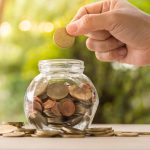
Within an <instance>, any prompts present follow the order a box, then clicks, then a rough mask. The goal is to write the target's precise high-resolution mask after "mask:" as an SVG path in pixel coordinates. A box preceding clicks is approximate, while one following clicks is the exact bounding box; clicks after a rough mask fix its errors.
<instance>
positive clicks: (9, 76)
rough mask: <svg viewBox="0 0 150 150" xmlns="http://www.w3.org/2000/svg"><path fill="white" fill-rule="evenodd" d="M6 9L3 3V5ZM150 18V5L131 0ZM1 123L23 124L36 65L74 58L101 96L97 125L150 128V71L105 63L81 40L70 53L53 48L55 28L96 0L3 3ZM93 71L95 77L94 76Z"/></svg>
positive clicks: (7, 0) (146, 1)
mask: <svg viewBox="0 0 150 150" xmlns="http://www.w3.org/2000/svg"><path fill="white" fill-rule="evenodd" d="M4 1H5V3H3V5H2V2H4ZM130 1H131V3H133V4H134V5H136V6H138V7H139V8H140V9H142V10H144V11H145V12H148V13H150V1H149V0H130ZM0 2H1V8H0V12H1V15H0V18H2V22H1V26H0V121H25V120H26V119H25V116H24V111H23V98H24V93H25V90H26V88H27V86H28V85H29V83H30V81H31V80H32V79H33V78H34V77H35V76H36V75H37V74H38V66H37V64H38V61H39V60H41V59H52V58H74V59H81V60H84V62H85V74H86V75H87V76H88V77H90V79H91V80H92V81H93V83H94V85H95V87H96V89H97V91H98V94H99V96H100V105H99V108H98V111H97V114H96V116H95V119H94V122H95V123H150V68H149V67H145V68H135V67H133V66H129V65H121V64H118V63H102V62H99V61H98V60H96V58H95V55H94V54H93V53H92V52H90V51H88V50H87V48H86V46H85V40H86V39H85V38H84V37H78V38H77V40H76V44H75V45H74V47H72V48H71V49H65V50H62V49H60V48H58V47H57V46H55V44H54V43H53V39H52V36H53V32H54V30H55V29H56V28H58V27H62V26H66V24H67V23H69V21H70V20H71V18H72V17H73V16H74V14H75V13H76V11H77V10H78V9H79V7H81V6H82V5H84V4H87V3H91V2H94V1H92V0H0ZM93 72H94V75H93Z"/></svg>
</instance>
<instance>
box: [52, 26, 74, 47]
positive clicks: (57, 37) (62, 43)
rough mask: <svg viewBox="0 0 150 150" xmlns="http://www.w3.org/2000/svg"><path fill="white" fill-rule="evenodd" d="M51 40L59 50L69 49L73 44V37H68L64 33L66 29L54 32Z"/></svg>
mask: <svg viewBox="0 0 150 150" xmlns="http://www.w3.org/2000/svg"><path fill="white" fill-rule="evenodd" d="M53 39H54V41H55V43H56V45H58V46H59V47H61V48H70V47H72V46H73V44H74V42H75V37H73V36H71V35H69V34H68V33H67V31H66V28H59V29H57V30H56V31H55V33H54V36H53Z"/></svg>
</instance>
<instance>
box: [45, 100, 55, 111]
mask: <svg viewBox="0 0 150 150" xmlns="http://www.w3.org/2000/svg"><path fill="white" fill-rule="evenodd" d="M55 104H56V101H53V100H50V99H48V100H47V101H46V102H45V103H43V106H44V108H45V109H50V108H52V107H54V105H55Z"/></svg>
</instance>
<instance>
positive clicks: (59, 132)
mask: <svg viewBox="0 0 150 150" xmlns="http://www.w3.org/2000/svg"><path fill="white" fill-rule="evenodd" d="M0 135H1V136H3V137H45V138H48V137H63V138H83V137H113V136H116V137H138V136H142V135H150V132H123V131H114V130H113V129H112V127H106V128H105V127H103V128H87V129H86V130H84V131H82V130H79V129H75V128H72V127H69V126H60V125H59V128H58V129H56V128H53V126H51V129H49V130H42V129H35V128H32V127H31V126H27V125H26V126H24V123H22V122H7V123H3V124H0Z"/></svg>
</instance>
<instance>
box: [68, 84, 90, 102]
mask: <svg viewBox="0 0 150 150" xmlns="http://www.w3.org/2000/svg"><path fill="white" fill-rule="evenodd" d="M69 93H70V95H71V96H72V97H75V98H77V99H79V100H83V101H88V100H90V99H91V98H92V91H91V89H90V88H89V87H87V86H82V87H79V86H77V85H71V86H69Z"/></svg>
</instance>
